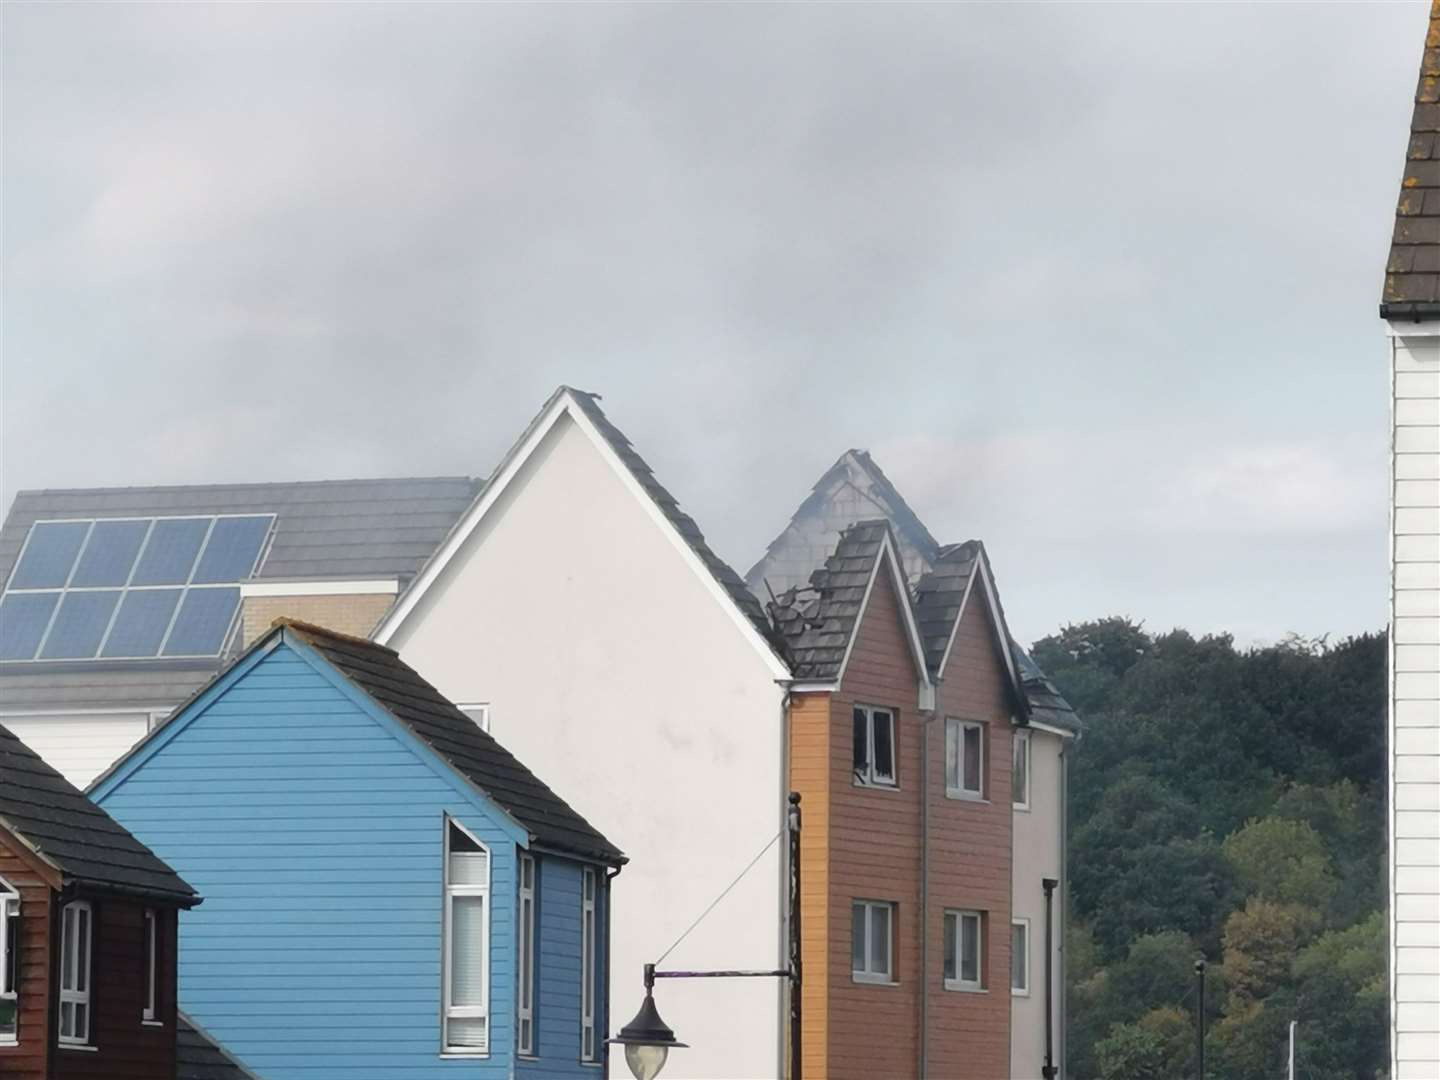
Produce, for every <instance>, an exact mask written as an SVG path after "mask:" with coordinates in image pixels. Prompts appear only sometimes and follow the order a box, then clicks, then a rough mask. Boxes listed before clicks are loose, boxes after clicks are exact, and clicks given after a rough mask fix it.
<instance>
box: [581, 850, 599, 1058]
mask: <svg viewBox="0 0 1440 1080" xmlns="http://www.w3.org/2000/svg"><path fill="white" fill-rule="evenodd" d="M599 897H600V882H599V875H598V874H596V873H595V868H594V867H591V866H587V867H585V869H584V870H583V871H582V872H581V881H580V1060H581V1061H583V1062H596V1061H599V1060H600V1048H599V1043H598V1042H597V1040H596V1038H595V975H596V972H595V967H596V951H597V950H596V946H597V939H598V937H599V935H598V933H597V932H596V931H597V929H598V928H597V926H596V922H597V920H596V916H595V912H596V902H597V901H598V899H599Z"/></svg>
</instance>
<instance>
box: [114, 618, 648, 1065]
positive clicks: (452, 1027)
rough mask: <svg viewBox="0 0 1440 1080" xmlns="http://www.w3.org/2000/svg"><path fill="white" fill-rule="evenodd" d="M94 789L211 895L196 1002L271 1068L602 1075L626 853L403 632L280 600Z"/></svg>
mask: <svg viewBox="0 0 1440 1080" xmlns="http://www.w3.org/2000/svg"><path fill="white" fill-rule="evenodd" d="M90 794H91V797H92V798H93V799H94V800H95V801H96V802H97V803H99V804H100V805H101V806H103V807H104V808H105V810H106V811H107V812H109V813H110V814H111V815H112V816H113V817H114V818H115V819H116V820H118V821H120V822H121V823H123V824H124V825H125V826H126V827H127V828H128V829H130V830H131V831H132V832H133V833H134V834H135V835H136V836H137V837H139V838H140V839H141V840H142V841H143V842H144V843H146V844H147V845H149V846H150V847H151V848H152V849H153V850H154V851H155V852H156V853H157V854H158V855H159V856H160V857H161V858H163V859H165V860H167V861H168V862H169V863H170V865H172V866H174V867H175V868H176V870H177V871H179V872H180V873H182V874H184V875H185V878H186V880H188V881H190V882H191V883H193V884H194V886H195V887H196V889H197V890H198V891H199V892H201V893H202V894H204V896H205V897H206V903H205V904H204V906H203V907H202V908H199V909H196V910H195V911H193V912H190V913H187V915H186V917H185V919H184V920H183V921H182V924H181V928H180V950H179V952H180V965H179V983H180V1003H181V1007H182V1008H183V1009H184V1010H185V1011H186V1013H187V1014H188V1015H189V1016H191V1017H193V1018H194V1020H195V1022H196V1023H197V1024H200V1025H202V1026H203V1027H204V1028H205V1030H207V1031H209V1032H211V1033H213V1034H214V1035H215V1036H216V1037H217V1038H219V1039H221V1040H222V1041H223V1042H224V1043H225V1044H226V1045H227V1046H228V1047H230V1048H231V1049H232V1050H233V1051H234V1052H235V1053H236V1054H237V1055H238V1056H239V1057H240V1058H242V1059H243V1060H244V1061H246V1062H247V1063H248V1064H249V1065H250V1066H251V1067H252V1068H254V1069H255V1070H257V1071H258V1072H260V1073H262V1074H263V1075H265V1076H266V1077H267V1078H268V1080H320V1078H332V1077H333V1078H337V1080H338V1078H341V1077H344V1078H345V1080H421V1078H429V1077H467V1078H469V1077H474V1078H486V1077H494V1078H500V1077H511V1076H520V1077H524V1076H533V1077H545V1078H552V1077H553V1078H564V1077H580V1076H583V1077H599V1076H602V1075H603V1071H602V1070H603V1066H604V1058H605V1031H606V1021H607V1016H606V1012H607V1009H606V1006H607V1001H606V989H605V988H606V985H607V973H606V959H607V953H608V949H607V944H608V941H609V921H610V905H609V896H610V889H609V883H610V879H611V878H612V877H613V876H614V875H615V874H616V873H618V872H619V869H620V867H621V866H622V865H623V864H624V862H625V857H624V855H622V854H621V852H620V851H619V850H618V849H617V848H616V847H615V846H614V845H613V844H611V843H610V842H609V841H608V840H606V839H605V837H604V836H602V835H601V834H600V833H599V832H598V831H596V830H595V829H594V828H593V827H592V826H591V825H590V824H589V823H588V822H586V821H585V819H584V818H582V817H581V816H580V815H579V814H577V813H576V812H575V811H574V810H573V809H571V808H570V806H569V805H568V804H566V803H565V801H564V800H563V799H561V798H560V797H559V796H558V795H556V794H555V792H553V791H551V790H550V789H549V788H548V787H546V786H545V784H544V783H542V782H541V781H540V780H539V779H538V778H537V777H536V776H535V775H534V774H533V773H531V772H530V771H529V770H528V769H527V768H526V767H525V766H524V765H522V764H521V763H520V762H519V761H517V760H516V759H515V758H514V757H513V756H512V755H511V754H510V753H509V752H508V751H506V750H505V748H504V747H502V746H501V745H500V744H499V743H498V742H496V741H495V740H494V739H493V738H492V737H491V736H490V735H488V734H487V733H486V732H484V731H483V730H481V728H480V727H479V726H478V725H477V724H476V723H475V721H474V720H472V719H471V718H470V717H468V716H466V715H465V714H464V713H462V712H461V711H460V710H459V709H457V708H456V707H455V706H454V705H452V704H451V703H450V702H449V701H447V700H446V699H445V698H444V697H442V696H441V694H440V693H439V692H438V691H437V690H436V689H435V688H434V687H432V686H431V685H430V684H429V683H427V682H426V681H425V680H424V679H422V678H421V677H420V676H419V675H418V674H417V673H416V672H415V671H414V670H412V669H411V668H410V667H408V666H407V665H406V664H405V663H403V662H402V661H401V660H400V658H399V657H398V656H397V655H396V654H395V652H393V651H392V650H390V649H388V648H386V647H384V646H382V645H376V644H374V643H373V642H370V641H366V640H363V639H360V638H353V637H349V636H347V635H343V634H338V633H335V632H333V631H329V630H326V629H323V628H320V627H317V626H312V625H309V624H305V623H300V622H296V621H293V620H280V621H278V622H277V623H276V625H275V626H274V627H273V628H272V629H271V630H270V632H269V633H267V634H265V635H264V636H262V637H261V638H260V639H258V640H257V641H256V642H255V644H254V645H252V646H251V647H250V648H249V649H247V650H246V651H245V652H244V653H243V654H242V655H241V656H240V657H239V658H238V659H237V660H236V661H235V662H234V663H233V664H232V665H230V667H229V668H227V669H226V670H225V671H224V672H222V673H221V674H220V675H218V676H217V677H216V678H215V679H214V681H213V682H211V683H210V684H209V685H208V686H207V687H205V688H204V689H203V690H201V691H200V692H199V693H197V694H196V695H195V697H193V698H192V699H191V700H190V701H189V702H188V703H187V704H185V705H183V706H182V707H181V708H180V709H178V710H177V711H176V713H175V714H174V715H173V716H172V717H171V719H170V720H168V721H167V722H166V723H165V724H164V725H163V726H161V727H159V728H157V729H156V730H155V731H154V732H153V733H152V734H151V735H150V736H149V737H148V738H147V739H146V740H144V741H143V742H141V743H140V744H139V745H137V746H136V747H135V749H134V750H132V751H131V752H130V753H129V754H128V755H127V756H126V757H124V758H122V759H121V760H120V762H118V763H117V764H116V765H115V766H114V767H113V768H112V769H111V770H110V771H109V772H108V773H106V774H104V775H103V776H101V777H100V779H99V780H97V781H96V783H95V785H94V786H93V787H92V789H91V791H90Z"/></svg>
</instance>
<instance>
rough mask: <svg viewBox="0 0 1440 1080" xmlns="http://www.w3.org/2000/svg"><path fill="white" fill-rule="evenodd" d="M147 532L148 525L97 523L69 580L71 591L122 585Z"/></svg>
mask: <svg viewBox="0 0 1440 1080" xmlns="http://www.w3.org/2000/svg"><path fill="white" fill-rule="evenodd" d="M149 531H150V523H149V522H148V521H97V522H96V523H95V527H94V528H93V529H91V530H90V539H89V540H87V541H86V542H85V553H84V554H83V555H81V556H80V565H78V566H77V567H75V574H74V576H73V577H72V578H71V579H70V585H71V587H72V588H73V587H90V586H95V585H124V584H125V583H126V582H127V581H129V580H130V568H131V567H132V566H134V565H135V556H136V555H137V554H139V552H140V545H141V544H143V543H144V542H145V534H146V533H147V532H149Z"/></svg>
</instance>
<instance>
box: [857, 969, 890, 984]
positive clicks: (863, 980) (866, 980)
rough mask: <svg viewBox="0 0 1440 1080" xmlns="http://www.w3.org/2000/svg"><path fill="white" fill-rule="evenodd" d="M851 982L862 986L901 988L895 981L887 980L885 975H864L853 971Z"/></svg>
mask: <svg viewBox="0 0 1440 1080" xmlns="http://www.w3.org/2000/svg"><path fill="white" fill-rule="evenodd" d="M850 981H851V982H853V983H858V984H859V985H860V986H899V985H900V984H899V983H898V982H896V981H895V980H894V979H887V978H886V977H885V976H884V975H862V974H859V973H857V972H854V971H852V972H851V973H850Z"/></svg>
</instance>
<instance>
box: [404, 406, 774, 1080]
mask: <svg viewBox="0 0 1440 1080" xmlns="http://www.w3.org/2000/svg"><path fill="white" fill-rule="evenodd" d="M389 644H390V645H391V646H392V647H394V648H396V649H398V650H399V651H400V653H401V655H402V656H403V657H404V658H405V660H406V661H407V662H408V663H410V664H411V665H413V666H414V667H415V668H416V669H417V670H418V671H419V672H420V673H421V674H422V675H424V676H425V677H426V678H427V679H429V680H431V681H432V682H434V683H435V685H436V686H437V687H438V688H439V690H440V691H441V692H442V693H444V694H445V695H446V696H447V697H449V698H451V699H452V700H454V701H462V702H472V701H475V702H488V703H489V705H490V731H491V734H493V735H494V736H495V737H496V738H497V739H499V740H500V742H502V743H503V744H504V745H505V746H506V747H507V748H508V749H509V750H510V751H511V752H513V753H514V754H515V755H516V756H517V757H518V758H519V759H520V760H521V761H523V762H524V763H525V764H526V765H527V766H529V767H530V768H531V769H532V770H534V771H535V773H536V774H537V775H538V776H539V777H540V778H541V779H542V780H544V781H545V783H547V784H549V785H550V786H551V787H552V788H553V789H554V790H555V791H556V792H558V793H559V794H560V796H561V797H562V798H564V799H565V800H567V801H568V802H569V803H570V804H571V805H572V806H573V807H574V808H575V809H576V810H577V811H578V812H579V813H581V814H582V815H584V816H585V817H586V818H587V819H588V820H589V821H590V822H591V823H592V824H593V825H594V826H595V827H596V828H598V829H599V830H600V831H601V832H602V833H604V834H605V835H606V836H607V837H608V838H609V839H610V840H611V841H613V842H614V843H615V844H616V845H618V846H619V847H620V848H621V849H622V850H623V851H624V852H625V853H626V854H627V855H628V856H629V857H630V860H631V861H630V865H628V866H627V867H626V868H625V869H624V871H623V872H622V873H621V874H620V876H619V877H618V878H617V879H616V880H615V884H614V894H613V895H614V923H613V940H612V944H611V951H612V952H611V996H610V1008H611V1016H610V1025H609V1026H610V1032H609V1033H610V1034H613V1033H614V1032H615V1031H616V1030H617V1029H618V1028H619V1027H620V1026H621V1025H623V1024H624V1023H625V1022H626V1021H628V1020H629V1019H630V1017H631V1016H632V1015H633V1014H634V1012H635V1010H636V1009H637V1008H638V1007H639V1004H640V1001H641V997H642V990H641V983H640V979H641V968H642V965H643V964H644V963H646V962H647V961H654V960H656V959H657V958H658V957H659V955H660V953H661V952H662V951H663V950H664V949H665V948H667V947H668V946H669V945H670V944H671V942H672V941H674V940H675V939H676V938H677V937H679V936H680V934H681V933H682V932H683V931H684V930H685V928H686V927H687V926H688V925H689V924H690V923H691V921H692V920H694V919H695V918H697V917H698V916H699V915H700V913H701V912H702V911H703V910H704V909H705V907H706V905H708V904H709V903H710V902H711V901H712V900H713V899H714V898H715V897H716V896H717V895H718V894H719V893H720V892H721V890H722V889H724V888H725V886H726V885H727V884H729V883H730V881H731V880H732V879H733V878H734V877H735V876H736V875H737V874H739V873H740V871H741V870H742V869H743V868H744V866H745V864H746V863H748V862H749V861H750V860H751V859H752V858H753V857H754V856H755V855H756V854H757V853H758V852H759V851H760V850H761V848H762V847H763V846H764V845H765V843H766V841H768V840H769V839H770V838H771V837H772V836H774V835H775V833H776V832H777V831H778V830H779V829H780V828H781V825H782V820H783V817H782V811H783V806H784V799H783V793H782V788H781V782H782V775H783V763H784V759H783V745H784V744H783V737H784V729H783V725H782V714H781V690H780V687H779V686H777V685H776V683H775V681H774V672H773V671H772V670H771V669H770V668H769V667H767V665H766V663H765V662H764V660H763V658H762V655H761V654H760V653H759V652H758V651H757V650H756V649H755V647H754V646H753V645H752V643H751V642H750V641H749V640H747V638H746V637H745V636H744V634H743V633H742V632H741V631H740V630H739V629H738V628H737V626H736V624H735V622H734V621H733V619H732V617H731V616H730V615H729V614H728V612H727V611H726V609H725V608H724V607H723V606H722V605H721V604H720V603H718V602H717V601H716V599H715V598H714V596H713V595H712V594H711V593H710V592H709V591H708V590H707V588H706V587H705V583H704V582H703V581H702V579H700V578H699V577H698V576H697V575H696V574H695V572H694V571H693V570H692V569H691V567H690V566H689V565H688V564H687V563H686V561H685V557H684V556H683V554H682V553H681V552H680V551H679V550H677V548H676V546H675V544H674V543H673V542H672V540H671V539H670V537H669V536H668V535H667V534H666V532H665V530H664V529H662V528H661V527H660V526H659V525H658V524H657V523H656V522H655V521H654V519H653V518H652V516H651V514H650V511H649V509H648V508H647V506H646V505H645V504H644V503H642V502H641V501H640V500H639V499H637V498H636V496H635V494H634V493H633V492H632V491H630V490H629V489H627V487H626V486H625V484H624V482H623V481H622V480H621V478H620V476H619V475H617V473H616V472H615V471H614V470H613V469H612V467H611V465H610V464H609V463H608V462H607V461H606V460H605V459H604V458H603V457H602V455H601V452H600V451H599V450H598V449H597V448H596V447H595V446H594V444H593V443H591V441H590V439H589V437H588V436H587V435H586V434H585V433H584V432H583V431H582V430H580V429H579V428H578V427H577V426H576V425H575V423H574V422H573V421H571V420H570V419H569V418H568V417H561V419H560V420H559V421H558V422H557V426H556V428H555V429H554V430H552V431H551V432H550V433H549V435H547V436H546V438H545V441H544V442H543V443H542V444H541V445H540V447H539V448H538V449H537V450H536V452H535V453H534V455H533V456H532V457H531V459H530V460H529V462H527V464H526V466H525V468H524V471H523V472H522V473H521V474H520V475H518V476H517V477H516V478H515V481H514V482H513V483H512V484H511V485H510V487H509V488H508V489H506V491H505V493H504V495H503V496H502V497H501V499H500V501H499V502H497V503H496V505H495V506H494V507H492V508H491V510H490V512H489V513H488V515H487V516H486V518H485V519H484V520H483V521H482V522H481V523H480V525H479V527H478V529H477V531H476V533H475V534H474V535H473V536H471V537H470V539H469V542H468V543H467V544H466V545H465V547H464V549H463V550H461V551H460V552H459V553H458V554H457V555H456V557H455V558H454V560H453V561H452V562H451V563H450V564H449V566H448V567H447V568H446V570H445V572H444V574H443V575H442V576H441V577H440V578H439V579H438V580H437V581H436V583H435V585H434V586H433V587H432V588H431V589H430V591H429V592H428V593H426V594H425V596H424V597H423V598H422V600H421V602H420V605H419V606H418V607H417V608H416V610H415V611H414V612H413V613H412V615H411V616H410V618H409V619H408V620H407V621H406V622H405V623H404V624H402V625H401V626H400V627H399V629H398V630H397V631H396V632H395V633H394V635H393V636H392V637H391V639H390V641H389ZM782 846H783V841H782V843H781V844H777V845H776V846H775V847H773V848H772V849H771V850H770V851H769V853H768V854H767V855H766V857H765V858H764V859H762V860H761V862H760V863H759V864H758V865H756V867H755V868H754V869H753V870H751V871H750V873H749V874H748V875H747V876H746V878H745V879H744V881H743V882H742V883H741V884H740V885H739V886H738V887H737V888H736V889H735V890H734V891H733V892H732V893H730V895H729V896H728V897H727V898H726V899H725V900H724V902H723V903H722V904H721V905H720V906H719V907H717V908H716V909H715V911H714V912H713V913H711V915H710V916H709V917H708V918H706V919H705V921H704V922H703V923H702V924H701V925H700V926H699V927H698V928H697V929H696V930H695V931H694V932H693V933H692V934H691V935H690V936H689V937H688V938H687V939H686V940H685V943H684V944H683V945H681V946H680V948H678V949H677V950H676V951H675V952H674V953H673V954H671V956H670V957H669V958H668V959H667V960H666V962H665V964H664V966H665V967H669V968H688V969H701V968H722V969H723V968H759V969H773V968H776V967H779V966H782V965H783V963H784V961H783V959H782V955H781V923H780V911H781V895H782V889H783V882H782V873H781V865H782V864H781V860H780V852H781V849H782ZM544 902H545V901H544V898H543V897H541V899H540V903H541V904H542V905H543V904H544ZM780 992H781V987H780V980H778V979H776V980H772V979H740V980H735V979H691V980H670V981H662V982H661V983H660V984H659V986H658V989H657V991H656V1002H657V1005H658V1006H659V1007H660V1011H661V1014H662V1015H663V1016H664V1018H665V1020H666V1021H667V1022H668V1023H669V1024H670V1025H671V1026H672V1027H673V1028H674V1029H675V1031H676V1033H677V1037H678V1038H680V1039H681V1040H682V1041H684V1042H687V1043H689V1044H690V1046H691V1049H687V1050H678V1051H675V1052H674V1053H672V1055H671V1060H670V1064H668V1065H667V1066H666V1068H665V1076H666V1078H667V1080H681V1078H686V1077H692V1078H702V1077H703V1078H724V1080H750V1078H765V1077H774V1076H776V1075H777V1073H778V1062H779V1059H780V1047H779V1040H780V1037H781V1036H780V1030H781V1029H780V1013H781V997H780ZM611 1075H612V1076H628V1071H627V1070H626V1068H625V1065H624V1062H623V1057H622V1056H620V1055H617V1056H616V1057H615V1059H614V1060H613V1062H612V1065H611Z"/></svg>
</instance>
